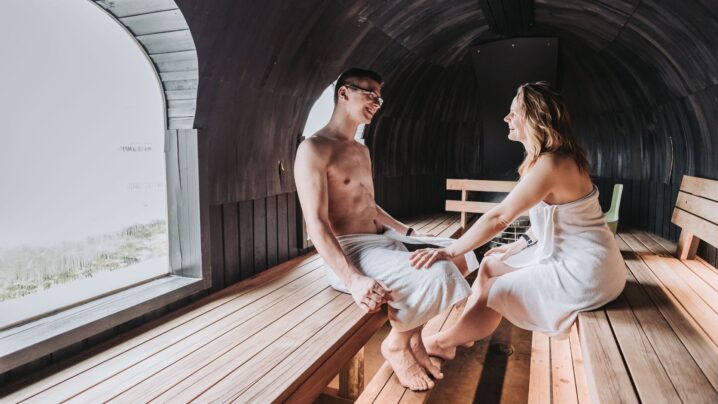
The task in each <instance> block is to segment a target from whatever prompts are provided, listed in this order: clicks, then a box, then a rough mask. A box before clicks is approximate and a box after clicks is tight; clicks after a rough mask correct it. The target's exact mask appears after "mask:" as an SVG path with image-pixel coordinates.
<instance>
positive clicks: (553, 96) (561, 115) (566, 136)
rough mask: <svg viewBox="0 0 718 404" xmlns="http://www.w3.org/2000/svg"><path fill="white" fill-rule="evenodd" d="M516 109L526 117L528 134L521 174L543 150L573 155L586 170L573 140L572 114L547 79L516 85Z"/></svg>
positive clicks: (584, 155)
mask: <svg viewBox="0 0 718 404" xmlns="http://www.w3.org/2000/svg"><path fill="white" fill-rule="evenodd" d="M516 101H517V104H518V105H517V106H518V107H519V113H522V114H523V116H524V118H525V119H526V123H525V127H526V132H527V137H528V146H529V147H527V150H526V157H525V158H524V161H523V162H522V163H521V165H520V166H519V174H520V175H523V174H524V173H525V172H526V170H528V169H529V168H531V167H532V166H533V165H534V164H535V163H536V161H537V160H538V158H539V157H540V156H541V155H543V154H556V155H560V156H566V157H570V158H572V159H573V160H574V161H575V162H576V165H577V166H578V169H579V170H581V171H582V172H584V173H588V172H589V167H588V160H587V159H586V153H585V152H584V151H583V148H581V146H580V145H579V144H578V142H577V141H576V137H575V136H574V134H573V129H572V127H571V117H570V116H569V113H568V110H567V109H566V105H565V104H564V102H563V99H562V98H561V96H560V95H559V94H558V93H556V92H555V91H554V90H553V89H552V88H551V87H550V86H549V85H548V83H546V82H544V81H538V82H535V83H525V84H522V85H521V86H519V89H518V91H517V92H516Z"/></svg>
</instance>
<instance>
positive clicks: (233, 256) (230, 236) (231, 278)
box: [222, 203, 240, 285]
mask: <svg viewBox="0 0 718 404" xmlns="http://www.w3.org/2000/svg"><path fill="white" fill-rule="evenodd" d="M222 217H223V219H224V227H223V228H224V232H223V233H224V279H225V282H226V284H227V285H231V284H233V283H235V282H237V281H238V280H239V273H240V272H239V263H240V261H239V256H240V251H239V222H238V219H237V204H234V203H230V204H227V205H223V206H222Z"/></svg>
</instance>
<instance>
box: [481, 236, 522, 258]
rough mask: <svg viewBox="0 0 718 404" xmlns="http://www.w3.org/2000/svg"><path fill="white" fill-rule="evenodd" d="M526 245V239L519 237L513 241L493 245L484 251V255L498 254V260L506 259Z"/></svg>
mask: <svg viewBox="0 0 718 404" xmlns="http://www.w3.org/2000/svg"><path fill="white" fill-rule="evenodd" d="M526 247H528V244H527V243H526V240H524V239H523V238H520V239H518V240H516V241H514V242H513V243H509V244H506V245H502V246H499V247H494V248H492V249H490V250H489V251H486V253H484V257H488V256H489V255H500V257H499V260H501V261H506V259H507V258H509V257H510V256H512V255H514V254H517V253H518V252H520V251H521V250H523V249H524V248H526Z"/></svg>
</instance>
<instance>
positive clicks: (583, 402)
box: [569, 323, 590, 404]
mask: <svg viewBox="0 0 718 404" xmlns="http://www.w3.org/2000/svg"><path fill="white" fill-rule="evenodd" d="M569 340H570V343H571V357H572V359H573V373H574V378H575V379H576V396H577V397H578V402H579V403H580V404H589V403H590V398H589V394H588V381H587V380H586V368H585V367H584V364H583V353H581V342H580V339H579V337H578V327H577V326H576V323H574V324H573V326H571V332H570V334H569Z"/></svg>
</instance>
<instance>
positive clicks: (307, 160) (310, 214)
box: [294, 140, 389, 311]
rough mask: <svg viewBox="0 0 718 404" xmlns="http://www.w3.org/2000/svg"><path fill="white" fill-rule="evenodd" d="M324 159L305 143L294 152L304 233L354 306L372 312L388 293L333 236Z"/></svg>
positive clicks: (324, 157)
mask: <svg viewBox="0 0 718 404" xmlns="http://www.w3.org/2000/svg"><path fill="white" fill-rule="evenodd" d="M327 158H328V156H326V155H323V154H322V153H321V152H320V151H319V150H318V147H317V146H316V145H313V144H311V143H310V141H307V140H305V141H304V142H302V143H301V144H300V145H299V149H298V150H297V157H296V160H295V163H294V180H295V181H296V184H297V194H298V195H299V203H300V204H301V206H302V213H303V214H304V220H305V222H306V224H307V233H308V234H309V237H311V239H312V243H313V244H314V246H315V247H316V249H317V251H318V252H319V255H321V257H322V258H323V259H324V262H325V263H326V264H327V265H329V267H330V268H331V269H332V271H334V273H335V274H336V275H337V276H338V277H339V279H340V280H341V281H342V282H343V283H344V285H346V287H347V288H349V290H350V291H351V293H352V297H354V300H355V301H356V302H357V304H358V305H359V306H360V307H362V308H363V309H365V310H367V311H375V310H378V309H379V307H380V305H381V304H382V303H384V302H385V301H386V298H388V294H389V291H388V290H387V289H386V288H384V287H383V286H382V285H380V284H378V282H376V281H375V280H374V279H371V278H369V277H367V276H364V275H363V274H362V273H361V272H360V271H359V270H358V269H357V268H356V267H355V266H354V265H353V264H352V263H351V261H349V259H348V258H347V256H346V255H345V254H344V251H342V249H341V246H340V245H339V242H338V241H337V239H336V237H334V233H333V232H332V229H331V225H330V223H329V195H328V191H327ZM385 297H386V298H385Z"/></svg>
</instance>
